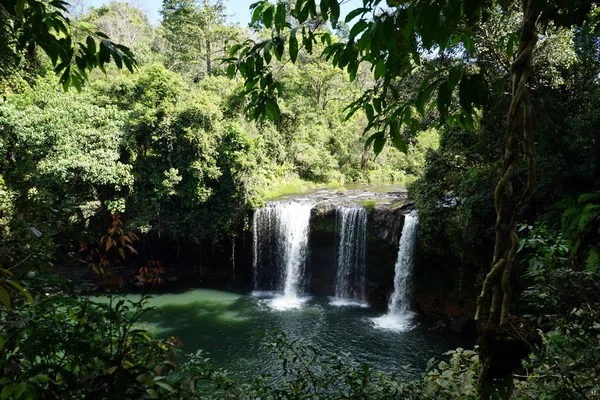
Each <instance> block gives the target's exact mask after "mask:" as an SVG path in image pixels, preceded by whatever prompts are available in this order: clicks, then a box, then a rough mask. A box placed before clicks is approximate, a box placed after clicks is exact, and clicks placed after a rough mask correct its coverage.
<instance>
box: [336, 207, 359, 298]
mask: <svg viewBox="0 0 600 400" xmlns="http://www.w3.org/2000/svg"><path fill="white" fill-rule="evenodd" d="M336 217H337V221H338V226H339V229H340V240H339V243H338V255H337V272H336V283H335V297H336V298H337V299H336V300H335V301H334V302H333V303H332V304H334V305H353V304H354V303H355V302H348V301H342V299H358V300H363V299H364V298H365V251H366V241H367V211H366V210H365V209H364V208H363V207H339V208H337V209H336Z"/></svg>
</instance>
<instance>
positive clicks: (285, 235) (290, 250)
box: [253, 201, 313, 309]
mask: <svg viewBox="0 0 600 400" xmlns="http://www.w3.org/2000/svg"><path fill="white" fill-rule="evenodd" d="M312 206H313V205H312V203H307V202H297V201H281V202H272V203H268V204H267V206H266V207H264V208H261V209H258V210H256V212H255V214H254V221H253V227H254V265H253V268H254V282H255V290H278V291H281V290H282V291H283V297H280V298H278V299H275V301H274V302H273V306H274V307H275V308H282V309H285V308H296V307H298V306H300V305H301V302H302V300H301V298H300V295H301V294H302V281H303V277H304V267H305V264H306V256H307V252H308V233H309V228H310V226H309V222H310V210H311V209H312Z"/></svg>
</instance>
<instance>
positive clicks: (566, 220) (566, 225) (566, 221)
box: [562, 206, 581, 231]
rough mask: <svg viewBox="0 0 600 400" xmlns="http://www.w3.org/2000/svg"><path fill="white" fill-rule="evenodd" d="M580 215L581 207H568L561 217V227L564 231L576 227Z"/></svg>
mask: <svg viewBox="0 0 600 400" xmlns="http://www.w3.org/2000/svg"><path fill="white" fill-rule="evenodd" d="M580 215H581V207H577V206H575V207H570V208H568V209H567V210H566V211H565V212H564V213H563V216H562V226H563V229H564V230H565V231H567V230H570V229H573V228H574V226H573V225H576V221H578V220H579V216H580Z"/></svg>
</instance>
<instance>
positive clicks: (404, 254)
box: [374, 212, 418, 331]
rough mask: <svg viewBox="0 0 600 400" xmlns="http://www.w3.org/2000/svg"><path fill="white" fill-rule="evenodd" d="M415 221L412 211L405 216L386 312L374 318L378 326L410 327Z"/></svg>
mask: <svg viewBox="0 0 600 400" xmlns="http://www.w3.org/2000/svg"><path fill="white" fill-rule="evenodd" d="M417 222H418V220H417V216H416V214H415V213H414V212H413V213H411V214H410V215H406V216H405V219H404V226H403V228H402V236H401V237H400V246H399V248H398V258H397V259H396V266H395V276H394V293H393V294H392V297H391V298H390V301H389V304H388V313H387V314H386V315H384V316H383V317H380V318H376V319H374V322H375V325H376V326H378V327H380V328H383V329H392V330H400V331H405V330H408V329H410V328H411V319H412V316H413V315H414V314H413V313H412V312H410V310H409V306H410V300H409V298H408V291H409V286H410V277H411V275H412V268H413V258H414V253H415V245H416V242H417Z"/></svg>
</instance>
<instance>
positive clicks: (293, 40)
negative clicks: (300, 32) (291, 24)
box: [290, 29, 298, 63]
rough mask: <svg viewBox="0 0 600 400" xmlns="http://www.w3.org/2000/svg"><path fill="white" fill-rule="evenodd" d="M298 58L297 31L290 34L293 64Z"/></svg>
mask: <svg viewBox="0 0 600 400" xmlns="http://www.w3.org/2000/svg"><path fill="white" fill-rule="evenodd" d="M297 58H298V39H297V38H296V31H295V29H294V30H292V32H291V33H290V59H291V60H292V62H293V63H295V62H296V59H297Z"/></svg>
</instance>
